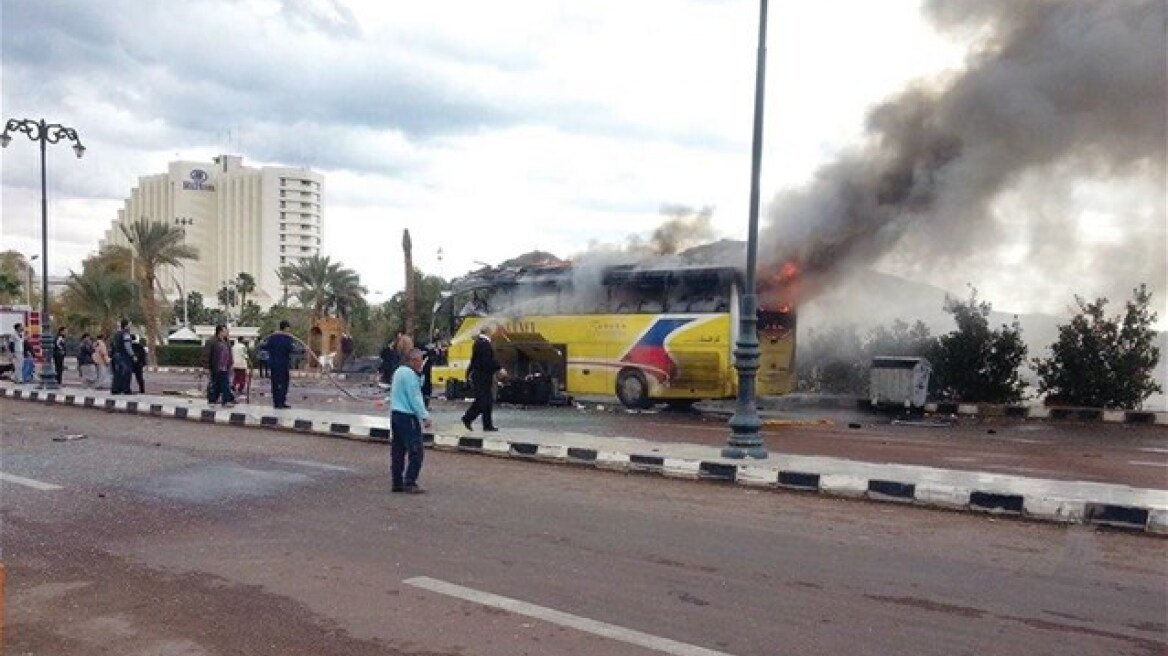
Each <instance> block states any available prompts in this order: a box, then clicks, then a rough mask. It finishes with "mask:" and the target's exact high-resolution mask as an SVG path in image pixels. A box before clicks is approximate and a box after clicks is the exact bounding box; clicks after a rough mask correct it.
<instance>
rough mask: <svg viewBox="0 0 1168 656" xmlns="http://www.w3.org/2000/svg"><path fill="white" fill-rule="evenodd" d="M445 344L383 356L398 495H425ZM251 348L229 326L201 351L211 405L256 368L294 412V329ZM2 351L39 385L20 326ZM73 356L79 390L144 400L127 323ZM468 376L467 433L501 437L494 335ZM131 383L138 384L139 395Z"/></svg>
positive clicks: (486, 334)
mask: <svg viewBox="0 0 1168 656" xmlns="http://www.w3.org/2000/svg"><path fill="white" fill-rule="evenodd" d="M68 333H69V331H68V328H67V327H64V326H62V327H60V328H58V330H57V333H56V336H55V337H54V339H53V341H52V347H51V348H52V351H51V354H50V357H51V359H52V365H53V375H54V376H55V378H56V382H57V383H58V384H62V383H63V382H64V375H65V372H66V363H65V359H66V356H67V354H68V351H69V334H68ZM441 344H442V340H441V339H440V336H439V335H434V336H433V337H432V339H431V341H430V343H429V344H428V345H426V346H424V347H421V348H419V347H416V346H415V345H414V340H413V339H412V338H411V337H410V336H409V335H407V334H406V333H405V332H401V331H399V332H398V333H397V335H396V336H395V337H394V338H393V339H391V340H389V341H388V342H387V343H386V345H385V348H383V349H382V351H381V354H380V355H381V365H380V367H379V371H380V377H381V383H382V386H383V387H385V388H388V391H389V398H388V404H387V405H388V406H389V415H390V416H389V419H390V430H391V435H392V445H391V449H390V478H391V489H392V490H393V491H394V492H407V493H412V494H418V493H421V492H423V490H422V488H420V487H419V486H418V477H419V475H420V473H421V469H422V459H423V448H422V434H423V430H425V429H428V428H430V427H431V421H430V412H429V408H430V397H431V395H432V393H433V384H432V381H431V370H432V368H433V367H434V365H435V364H436V363H437V362H439V361H440V360H441V359H442V357H443V354H444V351H443V349H442V347H441ZM252 346H253V345H252V344H249V343H248V342H247V341H246V340H244V339H242V338H239V339H235V338H232V336H231V331H230V328H228V327H227V326H225V325H218V326H216V327H215V332H214V335H213V336H212V337H211V338H210V339H208V340H207V341H206V342H205V343H204V345H203V348H202V351H201V361H202V367H203V369H204V370H205V371H206V373H207V379H208V383H207V388H206V398H207V402H208V403H209V404H211V405H221V406H222V407H225V408H231V407H234V405H235V401H236V399H237V398H239V397H241V396H246V395H247V394H248V392H249V385H250V380H249V377H250V373H251V370H252V365H253V364H255V365H256V367H257V368H258V371H259V375H260V377H261V378H267V379H268V380H269V382H270V386H271V394H272V405H273V406H274V407H275V408H278V409H287V408H290V407H291V406H289V405H288V388H289V385H290V381H291V369H292V365H293V363H294V361H295V360H297V359H298V358H299V357H301V356H302V354H303V353H304V351H305V350H306V347H307V345H306V344H304V342H303V341H301V340H300V339H298V338H297V337H296V336H294V335H293V334H292V333H291V332H290V323H289V322H288V321H286V320H285V321H281V322H280V324H279V329H278V330H276V331H275V332H272V333H270V334H269V335H267V336H266V337H264V338H263V339H262V340H260V341H259V343H258V344H255V345H254V346H255V348H254V351H253V349H252ZM4 349H5V350H6V351H7V354H8V356H9V358H10V360H11V363H12V378H13V380H15V381H17V382H20V383H31V382H34V376H35V366H36V365H35V363H36V359H37V356H38V349H37V347H36V344H35V343H34V341H33V340H32V339H28V338H27V337H26V334H25V327H24V326H23V325H22V324H19V323H18V324H16V325H15V326H13V335H12V336H11V338H9V340H8V342H7V344H6V345H4ZM354 351H355V345H354V341H353V338H352V337H351V336H350V335H349V334H348V333H345V334H344V335H343V336H342V337H341V340H340V349H339V353H338V354H337V355H339V356H340V361H339V362H338V363H336V366H337V368H341V367H344V366H345V364H346V363H347V362H348V361H350V360H352V359H353V357H354ZM0 353H3V351H0ZM75 353H76V359H77V375H78V377H79V379H80V381H81V384H82V385H84V386H86V387H90V388H94V389H108V390H109V391H110V393H111V394H127V395H128V394H134V393H138V394H145V393H146V381H145V375H144V372H145V370H146V360H147V348H146V346H145V344H143V340H142V339H140V338H139V336H138V335H136V334H134V333H133V332H131V330H130V322H129V321H128V320H126V319H123V320H121V321H120V322H119V324H118V329H117V330H116V331H115V332H114V333H113V334H112V335H109V336H107V335H106V334H105V333H103V332H99V333H97V334H96V335H91V334H90V333H88V332H85V333H82V334H81V336H80V338H79V340H78V342H77V345H76V351H75ZM253 360H254V362H253ZM317 362H318V363H319V364H320V365H321V366H322V369H325V370H326V371H327V368H325V366H324V365H325V364H326V361H325V360H323V359H321V358H320V357H319V356H317ZM467 373H468V379H469V380H468V382H469V383H470V385H471V389H472V390H473V392H474V403H473V404H472V405H471V406H470V408H468V409H467V411H466V413H465V414H464V415H463V416H462V423H463V425H465V426H466V428H467V429H468V430H473V428H472V425H473V422H474V421H475V420H476V419H477V418H479V417H480V416H481V417H482V427H483V430H484V431H496V430H498V428H497V427H496V426H495V424H494V421H493V414H492V408H493V404H494V393H495V381H496V380H497V378H498V377H499V376H505V375H506V370H504V369H503V368H502V367H501V366H500V365H499V362H498V360H497V359H496V357H495V353H494V347H493V345H492V342H491V329H490V328H489V327H485V328H483V329H482V330H481V331H480V334H479V335H478V337H477V339H476V340H475V344H474V347H473V349H472V355H471V361H470V365H469V367H468V372H467ZM134 383H137V385H136V387H137V392H135V391H134V387H135V385H134Z"/></svg>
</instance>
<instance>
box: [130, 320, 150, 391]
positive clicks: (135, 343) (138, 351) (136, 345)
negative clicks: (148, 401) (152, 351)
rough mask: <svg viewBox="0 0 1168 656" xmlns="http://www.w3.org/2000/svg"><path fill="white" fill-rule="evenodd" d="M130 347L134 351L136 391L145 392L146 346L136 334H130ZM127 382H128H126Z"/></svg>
mask: <svg viewBox="0 0 1168 656" xmlns="http://www.w3.org/2000/svg"><path fill="white" fill-rule="evenodd" d="M130 341H131V344H130V348H131V349H132V350H133V351H134V380H137V381H138V393H139V394H145V393H146V377H145V372H146V346H145V345H144V344H142V340H141V339H140V338H139V337H138V336H137V335H131V336H130ZM127 384H128V383H127Z"/></svg>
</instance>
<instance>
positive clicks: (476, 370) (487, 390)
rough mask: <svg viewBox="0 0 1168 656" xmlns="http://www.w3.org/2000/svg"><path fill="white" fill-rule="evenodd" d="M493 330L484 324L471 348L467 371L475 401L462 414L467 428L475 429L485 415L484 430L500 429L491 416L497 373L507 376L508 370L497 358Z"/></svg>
mask: <svg viewBox="0 0 1168 656" xmlns="http://www.w3.org/2000/svg"><path fill="white" fill-rule="evenodd" d="M493 332H494V331H493V330H492V328H491V327H490V326H484V327H483V328H482V329H481V330H480V331H479V335H478V337H476V338H475V343H474V346H473V347H472V348H471V352H470V365H469V366H468V367H467V369H466V373H467V376H469V377H470V384H471V387H472V388H473V389H474V403H471V404H470V407H469V408H467V410H466V414H464V415H462V425H463V426H466V429H467V430H474V428H473V427H472V424H473V423H474V420H475V419H476V418H477V417H478V416H479V415H482V416H483V430H484V431H497V430H499V429H498V428H496V427H495V422H494V420H493V418H492V417H491V411H492V408H493V406H494V403H495V374H497V373H499V374H502V375H504V376H505V375H507V370H506V369H503V368H502V367H500V366H499V361H498V359H496V358H495V347H494V345H493V344H491V333H493Z"/></svg>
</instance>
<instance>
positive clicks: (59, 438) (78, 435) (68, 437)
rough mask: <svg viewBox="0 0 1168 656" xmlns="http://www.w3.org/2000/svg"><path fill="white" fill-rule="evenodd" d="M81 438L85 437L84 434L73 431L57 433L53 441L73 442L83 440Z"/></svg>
mask: <svg viewBox="0 0 1168 656" xmlns="http://www.w3.org/2000/svg"><path fill="white" fill-rule="evenodd" d="M83 439H85V435H84V434H83V433H74V434H72V435H58V436H57V437H54V438H53V441H54V442H73V441H76V440H83Z"/></svg>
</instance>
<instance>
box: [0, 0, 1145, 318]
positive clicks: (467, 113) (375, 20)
mask: <svg viewBox="0 0 1168 656" xmlns="http://www.w3.org/2000/svg"><path fill="white" fill-rule="evenodd" d="M1125 1H1126V0H1117V2H1118V3H1122V2H1125ZM926 9H927V7H924V6H922V2H920V1H917V0H882V1H881V2H868V1H863V0H816V1H814V2H811V1H805V2H795V1H788V2H771V3H770V11H769V20H768V22H767V25H768V38H767V60H766V110H765V113H764V118H765V131H764V134H765V138H764V144H763V162H762V165H763V166H762V176H761V189H762V194H761V196H762V203H763V213H764V222H765V217H769V216H771V215H773V214H775V213H776V208H775V207H773V206H774V205H775V204H776V203H780V202H783V200H782V199H784V198H786V197H787V196H788V195H789V194H790V193H791V191H792V190H798V189H799V188H801V187H802V186H805V185H807V184H808V183H809V182H810V181H812V180H813V179H815V176H816V175H817V171H820V170H821V169H822V168H823V167H826V166H829V165H830V164H831V163H832V162H834V161H836V160H837V159H838V158H840V157H841V156H842V154H844V153H847V152H851V151H852V150H853V149H854V148H855V147H856V145H857V144H859V143H862V142H863V141H864V140H865V139H866V138H869V137H868V129H869V124H868V116H869V113H870V112H871V111H872V109H873V107H875V106H877V105H878V104H880V103H881V102H882V101H884V100H885V99H887V98H889V97H891V96H894V95H895V94H897V93H899V92H901V91H902V90H903V89H905V88H906V86H907V85H910V84H912V83H914V82H919V81H922V80H923V81H936V80H945V79H948V78H952V77H954V76H956V75H958V72H959V71H960V70H961V69H962V68H963V67H964V66H966V64H967V62H968V61H969V59H970V57H971V56H973V55H974V54H976V53H977V52H978V49H979V48H981V47H984V45H985V43H984V40H983V38H984V34H979V33H978V32H977V31H976V30H963V29H939V27H938V23H939V20H938V17H937V16H936V12H934V14H933V15H931V16H930V14H929V12H928V11H926ZM758 10H759V6H758V3H757V2H752V1H749V0H743V1H739V0H668V1H666V0H637V1H636V2H629V1H627V0H621V1H618V0H588V1H587V2H580V1H577V2H560V1H553V0H497V1H495V2H491V3H484V2H480V1H474V0H445V1H443V2H429V3H426V2H422V3H419V2H410V3H407V2H394V1H381V0H378V1H363V0H234V1H232V0H206V1H204V2H198V3H177V2H165V3H164V2H155V1H150V0H105V1H103V2H100V3H97V2H92V1H88V0H39V1H38V0H0V56H2V67H0V105H2V108H3V117H4V118H5V119H9V118H42V117H43V118H45V119H47V120H49V121H50V122H56V123H61V124H64V125H67V126H70V127H73V128H75V129H77V131H78V133H79V134H80V136H81V139H82V141H83V142H84V143H85V145H86V147H87V149H88V150H87V152H86V154H85V157H84V158H83V159H81V160H77V159H75V158H74V157H73V154H72V152H71V151H70V150H69V149H68V148H65V147H63V146H60V145H59V146H57V147H55V148H51V150H50V153H49V164H48V170H49V197H50V200H49V212H50V227H49V239H50V256H49V263H50V273H51V274H58V275H59V274H64V273H66V272H67V271H68V270H70V269H77V268H78V267H79V265H80V262H81V260H82V259H83V258H84V257H85V256H87V255H89V254H91V253H92V252H93V251H94V250H95V249H96V246H97V242H98V240H99V239H100V238H101V236H102V234H103V232H104V231H105V230H106V229H107V228H108V227H109V225H110V222H111V221H112V220H113V219H114V218H115V217H116V212H117V209H118V208H119V207H120V206H121V205H122V202H123V199H124V198H125V197H126V196H127V195H128V194H129V192H130V189H131V188H132V187H133V186H134V185H135V182H136V180H137V178H138V176H143V175H150V174H156V173H161V172H163V171H164V170H165V165H166V163H167V162H169V161H172V160H176V159H185V160H209V159H210V158H211V157H213V156H214V155H216V154H220V153H231V154H239V155H242V156H243V157H244V162H245V164H248V165H252V166H262V165H279V166H306V167H309V168H312V169H314V170H316V171H319V172H321V173H323V174H324V175H325V192H324V203H323V204H324V208H323V209H324V240H323V253H324V254H325V255H328V256H331V257H332V258H333V259H334V260H339V261H340V262H342V263H343V264H344V265H346V266H348V267H350V268H352V269H354V270H356V271H357V272H358V273H359V274H360V276H361V279H362V282H363V283H364V284H365V286H366V287H367V288H368V289H369V290H370V291H371V292H372V297H373V300H380V299H383V298H385V297H388V296H389V295H392V294H393V293H395V292H397V291H398V290H400V289H401V286H402V281H403V272H402V268H403V267H402V259H401V249H400V244H401V231H402V229H403V228H408V229H409V230H410V233H411V237H412V241H413V244H414V262H415V265H416V266H418V267H420V268H421V269H422V270H423V271H426V272H428V273H436V274H439V275H442V276H444V277H447V278H449V277H454V276H457V275H461V274H463V273H465V272H467V271H468V270H470V269H473V268H477V267H478V266H479V264H478V263H488V264H496V263H499V262H501V261H503V260H505V259H508V258H510V257H513V256H515V255H517V254H520V253H523V252H527V251H531V250H536V249H538V250H544V251H550V252H552V253H554V254H556V255H559V256H561V257H570V256H573V255H575V254H578V253H581V252H583V251H586V250H588V249H590V248H594V247H596V246H597V245H598V244H623V243H626V242H627V241H628V240H629V239H630V238H631V237H645V236H647V235H648V234H649V233H650V232H651V231H652V230H653V229H654V228H655V227H657V226H658V225H659V224H660V223H661V222H662V220H663V219H662V215H661V213H660V209H661V207H662V206H663V205H687V206H692V207H695V208H698V207H707V206H709V207H712V208H713V215H712V224H713V228H714V232H715V234H716V235H717V236H718V237H723V238H732V239H745V238H746V234H747V220H748V206H749V200H750V197H749V186H750V164H751V125H752V112H753V107H754V79H755V62H756V46H757V38H758V21H759V15H758ZM942 18H943V19H945V20H950V19H952V17H951V16H944V17H942ZM2 157H3V161H2V167H0V174H2V188H0V191H2V194H3V195H2V210H3V214H2V219H0V242H2V244H0V248H3V249H15V250H18V251H22V252H26V253H35V252H39V249H40V224H39V193H40V188H39V184H40V178H39V159H38V158H39V155H38V153H37V149H36V147H35V144H33V143H32V142H30V141H27V140H23V141H21V140H16V141H14V142H13V144H12V145H11V146H9V147H8V148H7V149H5V150H4V151H3V154H2ZM1153 159H1155V158H1153ZM1069 166H1070V165H1068V164H1066V163H1052V164H1050V165H1049V166H1046V167H1045V168H1044V169H1040V170H1036V171H1026V172H1025V175H1020V176H1019V177H1018V178H1017V180H1014V181H1013V182H1012V183H1011V184H1010V185H1008V186H1007V187H1005V188H1003V189H1001V190H1000V191H995V193H994V195H993V198H992V199H991V200H992V202H991V203H990V204H989V205H988V206H987V210H986V211H987V212H988V213H992V214H993V215H994V224H995V225H996V226H998V229H995V230H993V231H992V235H993V239H982V240H980V241H977V244H976V246H977V248H976V249H967V248H964V247H963V248H958V249H955V251H954V252H960V253H961V257H955V258H946V259H945V261H944V265H943V266H941V265H939V264H938V265H937V266H932V265H931V264H932V263H933V259H931V257H930V253H931V251H930V250H928V249H924V248H921V247H920V244H919V243H917V242H922V241H928V242H930V243H931V244H933V247H934V248H935V247H936V243H937V242H938V240H937V239H928V240H922V239H916V240H914V239H913V234H911V232H910V234H908V236H907V237H906V238H905V239H904V240H903V241H902V242H897V243H898V244H902V246H899V247H897V246H894V247H892V248H890V249H888V250H887V251H886V252H884V253H883V254H882V255H881V256H880V257H878V258H875V259H874V260H873V261H872V262H871V265H872V266H874V267H875V268H877V269H879V270H882V271H885V272H888V273H893V274H896V275H902V276H905V277H909V278H911V279H913V280H915V281H917V282H925V283H930V284H934V285H938V286H941V287H943V288H946V289H949V290H953V291H955V292H958V293H960V292H963V291H964V289H965V285H966V284H974V285H975V286H976V287H977V288H978V289H979V292H980V296H981V297H982V298H984V299H986V300H989V301H991V302H992V303H993V304H994V306H995V308H996V309H1007V310H1010V311H1015V312H1055V313H1057V312H1061V311H1065V310H1066V309H1067V308H1068V307H1069V306H1070V305H1071V304H1072V303H1073V301H1074V295H1075V294H1079V295H1083V296H1086V297H1095V296H1097V295H1104V294H1106V295H1112V297H1113V298H1116V296H1117V295H1123V294H1124V293H1125V292H1126V291H1127V290H1130V289H1131V288H1132V287H1134V286H1135V285H1137V284H1139V283H1141V282H1147V283H1148V284H1149V285H1150V286H1151V287H1152V288H1153V290H1154V291H1155V292H1156V293H1157V294H1158V296H1157V299H1158V303H1157V305H1158V309H1159V311H1160V314H1161V316H1162V318H1163V317H1164V315H1165V314H1168V313H1166V312H1165V311H1164V309H1163V308H1164V307H1165V306H1164V303H1163V301H1164V298H1165V296H1164V292H1165V291H1168V281H1166V280H1165V279H1164V278H1165V253H1166V251H1168V244H1166V243H1165V239H1166V237H1165V202H1164V185H1163V182H1164V181H1163V155H1162V152H1161V154H1160V155H1159V161H1158V162H1153V163H1152V165H1151V166H1150V167H1144V168H1140V167H1134V168H1131V167H1129V168H1125V169H1123V170H1118V171H1117V170H1107V171H1105V172H1102V173H1101V172H1099V171H1092V172H1091V173H1090V174H1083V175H1079V172H1078V171H1076V170H1074V169H1073V168H1069ZM1068 199H1069V200H1068ZM1036 214H1041V215H1042V216H1044V217H1046V219H1045V220H1044V221H1041V222H1033V221H1029V222H1019V223H1017V224H1016V225H1019V226H1023V228H1022V229H1025V230H1026V231H1033V230H1037V229H1041V230H1049V231H1052V233H1051V234H1052V235H1053V236H1056V237H1057V238H1055V239H1053V240H1052V242H1051V245H1050V249H1053V250H1052V251H1051V252H1045V253H1044V252H1038V251H1036V246H1035V244H1036V239H1035V238H1034V235H1032V234H1027V235H1024V236H1021V237H1024V238H1019V239H1017V240H1016V239H1013V238H1012V235H1011V231H1010V230H1006V229H1001V226H1009V225H1015V223H1014V222H1015V219H1016V218H1017V217H1029V216H1033V215H1036ZM765 227H766V226H765V225H764V229H765ZM947 229H948V228H947V227H944V226H941V227H938V228H936V230H935V232H937V234H944V233H942V232H940V231H943V230H947ZM922 230H930V228H929V227H928V226H925V227H924V228H922ZM1055 233H1057V235H1055ZM919 234H920V233H919V232H918V236H919ZM987 234H989V233H987ZM1015 236H1017V235H1015ZM956 238H960V239H967V238H968V235H960V236H955V239H956ZM1133 241H1138V242H1140V243H1142V244H1143V246H1144V247H1145V250H1143V251H1141V253H1140V254H1139V257H1138V258H1135V257H1133V258H1128V259H1129V261H1128V262H1125V265H1126V266H1124V267H1119V268H1116V269H1115V270H1114V272H1113V271H1112V268H1111V267H1110V265H1109V262H1113V261H1115V259H1116V254H1115V249H1114V248H1113V249H1111V250H1108V249H1107V248H1106V247H1107V246H1108V245H1113V246H1114V245H1116V244H1128V243H1133ZM1101 254H1106V257H1103V256H1102V255H1101ZM1054 259H1058V260H1060V261H1062V262H1064V263H1066V262H1073V263H1082V264H1081V266H1080V265H1079V264H1075V265H1074V266H1073V267H1071V269H1072V270H1071V271H1068V270H1067V268H1065V267H1064V268H1060V269H1059V270H1058V271H1057V272H1054V273H1052V272H1051V271H1050V270H1048V269H1047V266H1048V263H1049V262H1051V261H1053V260H1054ZM1100 260H1106V261H1100ZM1130 260H1138V261H1136V262H1135V264H1132V261H1130Z"/></svg>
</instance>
